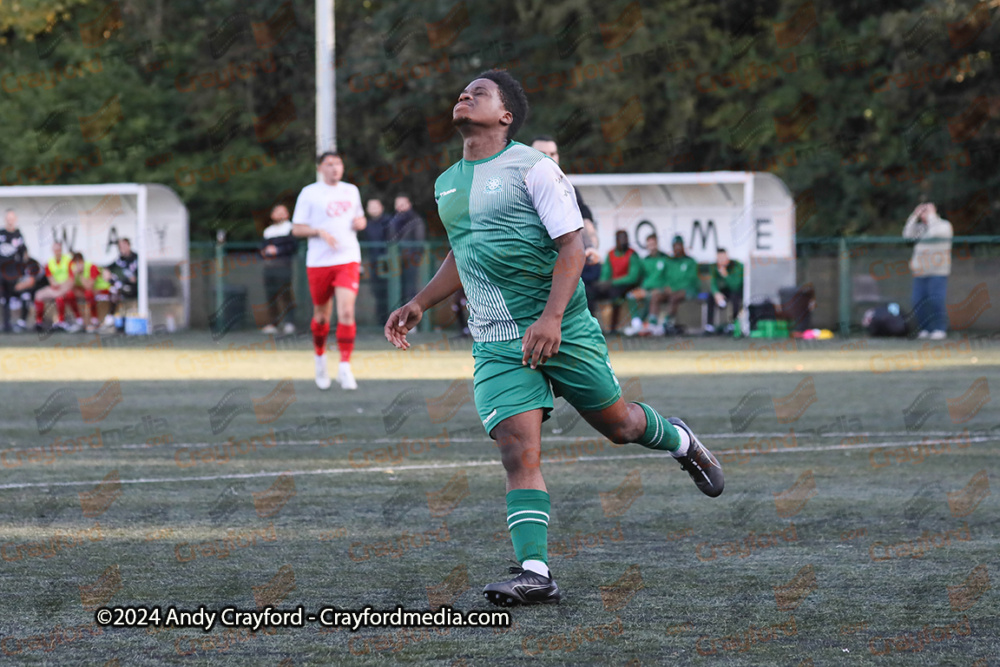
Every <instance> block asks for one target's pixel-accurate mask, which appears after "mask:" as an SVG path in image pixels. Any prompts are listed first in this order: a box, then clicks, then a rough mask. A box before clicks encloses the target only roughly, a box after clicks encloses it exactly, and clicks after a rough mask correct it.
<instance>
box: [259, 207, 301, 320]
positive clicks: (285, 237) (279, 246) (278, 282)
mask: <svg viewBox="0 0 1000 667" xmlns="http://www.w3.org/2000/svg"><path fill="white" fill-rule="evenodd" d="M290 218H291V216H290V215H289V214H288V209H287V208H286V207H285V206H284V205H283V204H278V205H277V206H275V207H274V208H273V209H271V224H270V225H268V226H267V227H266V228H265V229H264V240H263V241H262V242H261V248H260V254H261V256H262V257H263V258H264V291H265V292H266V294H267V313H268V317H269V318H270V321H269V322H268V323H267V325H265V326H264V328H262V329H261V333H264V334H275V333H278V327H282V331H283V332H284V333H286V334H291V333H295V292H294V290H293V289H292V262H293V261H294V260H295V255H296V253H298V250H299V241H298V239H297V238H295V237H294V236H292V221H291V220H290Z"/></svg>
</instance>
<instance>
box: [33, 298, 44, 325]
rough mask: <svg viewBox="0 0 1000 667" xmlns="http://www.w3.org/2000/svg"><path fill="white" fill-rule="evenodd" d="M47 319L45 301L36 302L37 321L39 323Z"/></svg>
mask: <svg viewBox="0 0 1000 667" xmlns="http://www.w3.org/2000/svg"><path fill="white" fill-rule="evenodd" d="M44 319H45V303H44V302H42V301H36V302H35V322H37V323H38V324H41V323H42V320H44Z"/></svg>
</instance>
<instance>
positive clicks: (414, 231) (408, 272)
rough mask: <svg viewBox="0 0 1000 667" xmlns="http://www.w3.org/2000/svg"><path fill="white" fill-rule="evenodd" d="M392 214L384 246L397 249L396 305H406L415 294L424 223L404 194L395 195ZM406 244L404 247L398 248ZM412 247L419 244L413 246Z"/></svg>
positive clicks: (422, 249)
mask: <svg viewBox="0 0 1000 667" xmlns="http://www.w3.org/2000/svg"><path fill="white" fill-rule="evenodd" d="M395 209H396V215H394V216H392V220H391V221H390V222H389V237H388V239H387V240H388V243H389V245H390V246H393V245H396V246H397V247H399V277H400V285H399V288H400V294H399V296H400V299H401V301H400V303H407V302H408V301H409V300H410V299H412V298H413V297H414V296H416V294H417V289H418V281H419V279H420V262H421V261H423V258H424V247H423V243H424V241H425V240H426V238H427V223H425V222H424V219H423V218H421V217H420V215H419V214H418V213H417V212H416V211H414V210H413V204H412V203H411V202H410V198H409V197H408V196H407V195H404V194H399V195H396V202H395ZM400 243H406V244H407V245H405V246H399V245H398V244H400ZM415 244H419V246H416V245H415Z"/></svg>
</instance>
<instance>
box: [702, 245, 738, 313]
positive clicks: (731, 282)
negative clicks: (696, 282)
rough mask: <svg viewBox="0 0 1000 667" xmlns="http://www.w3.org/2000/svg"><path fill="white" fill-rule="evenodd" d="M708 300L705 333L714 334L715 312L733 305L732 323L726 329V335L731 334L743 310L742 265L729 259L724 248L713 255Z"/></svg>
mask: <svg viewBox="0 0 1000 667" xmlns="http://www.w3.org/2000/svg"><path fill="white" fill-rule="evenodd" d="M709 291H710V292H711V293H712V294H711V297H710V298H709V299H708V323H707V324H705V333H715V310H716V308H721V309H722V310H725V309H726V304H727V303H731V304H733V317H732V322H730V323H729V325H728V326H727V327H726V329H725V332H726V333H732V332H733V327H734V325H733V322H736V318H737V317H738V316H739V314H740V310H741V309H742V308H743V264H741V263H740V262H737V261H736V260H735V259H729V253H728V252H726V249H725V248H719V249H718V251H716V253H715V264H713V265H712V274H711V279H710V280H709Z"/></svg>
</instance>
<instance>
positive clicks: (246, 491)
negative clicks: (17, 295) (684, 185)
mask: <svg viewBox="0 0 1000 667" xmlns="http://www.w3.org/2000/svg"><path fill="white" fill-rule="evenodd" d="M427 338H428V337H427V336H425V340H426V339H427ZM11 340H12V339H9V338H8V339H7V341H5V342H9V341H11ZM13 340H14V341H15V342H16V343H17V344H18V345H20V347H5V348H2V349H0V362H2V363H0V366H2V368H3V373H2V381H0V405H2V406H3V420H2V421H3V426H2V431H3V443H2V452H0V556H2V560H0V568H2V569H0V572H2V582H3V588H2V590H3V597H2V601H0V662H2V663H7V664H28V665H31V664H39V665H42V664H52V665H71V664H74V665H75V664H81V665H105V664H110V665H132V664H176V665H188V664H197V665H201V664H234V665H235V664H240V665H286V666H287V665H325V664H359V665H389V664H398V663H405V664H428V663H429V664H439V665H455V666H459V665H494V664H504V665H507V664H524V665H581V664H601V665H609V666H610V665H668V664H692V665H835V664H845V665H846V664H864V665H973V664H975V665H992V664H997V661H998V659H1000V620H998V619H1000V596H998V594H997V591H996V585H995V582H996V580H997V577H998V574H1000V549H998V546H1000V520H998V519H997V517H998V514H1000V513H998V510H1000V507H998V499H997V495H998V494H997V493H995V487H996V485H997V483H998V478H997V470H998V465H997V464H998V461H1000V456H998V453H1000V449H998V447H997V444H998V442H1000V411H998V410H997V401H995V400H992V398H991V394H993V393H996V392H997V391H998V390H1000V387H998V385H997V383H998V382H1000V375H998V373H997V370H998V367H1000V349H998V348H997V347H996V346H995V345H994V344H992V343H989V342H988V341H985V342H984V341H976V340H973V341H965V343H964V344H956V342H955V341H957V340H959V339H956V338H952V339H951V340H950V341H949V342H950V343H951V344H952V347H951V348H945V347H943V346H941V345H940V344H934V345H937V347H933V346H925V345H924V344H923V342H922V341H921V342H920V343H918V342H917V341H912V342H907V341H900V342H893V343H884V342H883V343H879V342H863V343H856V344H854V345H853V346H852V343H854V342H853V341H852V343H846V342H845V341H823V342H813V343H808V344H800V345H798V346H788V345H786V346H784V347H782V346H778V345H771V347H768V346H767V344H768V343H769V341H763V342H761V341H757V342H754V343H753V344H751V343H748V342H746V341H719V340H701V339H681V340H680V341H678V340H676V339H675V340H666V341H656V342H648V343H645V342H644V343H641V344H640V343H634V342H629V343H627V344H621V345H617V347H616V345H614V344H613V345H612V350H613V352H612V361H613V362H614V364H615V366H616V368H621V369H625V370H619V378H620V379H621V381H622V384H623V387H624V389H625V391H626V394H627V395H628V396H629V397H630V398H638V397H639V396H641V397H642V399H643V400H644V401H646V402H648V403H650V404H651V405H653V406H654V407H656V408H657V409H659V410H660V411H661V412H663V413H664V414H667V415H677V416H681V417H683V418H684V419H685V420H686V421H687V422H688V423H689V424H690V425H691V427H692V428H693V429H694V430H695V432H696V433H698V434H700V435H701V436H702V438H703V441H704V442H705V444H706V445H707V446H708V447H710V448H711V449H712V450H713V451H715V452H716V454H717V455H718V456H719V458H720V459H721V460H722V462H723V466H724V469H725V472H726V490H725V493H724V494H723V496H722V497H720V498H718V499H710V498H707V497H705V496H702V495H701V494H700V493H699V492H698V491H697V489H696V488H695V486H694V485H693V484H692V483H691V481H690V480H689V479H688V477H687V475H686V474H684V473H683V472H682V471H681V470H680V468H679V466H677V465H676V464H675V463H674V462H673V460H672V459H671V458H670V457H669V456H666V455H662V454H657V453H654V452H650V451H649V450H645V449H643V448H642V447H640V446H638V445H628V446H623V447H620V446H614V445H612V444H611V443H610V442H608V441H606V440H604V439H602V438H600V437H599V436H597V435H596V433H595V432H593V431H592V430H591V429H590V428H589V427H588V426H587V425H586V424H585V423H584V422H583V421H581V420H578V419H575V418H574V416H573V414H572V413H571V412H570V411H568V410H567V409H566V406H565V405H563V404H562V401H561V399H557V410H556V411H555V413H554V414H553V418H552V419H550V420H549V421H548V422H546V423H545V424H544V431H543V444H542V450H543V454H542V465H543V470H544V473H545V476H546V481H547V484H548V488H549V492H550V494H551V496H552V508H553V516H552V523H551V525H550V529H549V541H550V547H549V548H550V551H549V553H550V565H551V567H552V569H553V572H554V574H555V576H556V578H557V580H558V582H559V585H560V587H561V588H562V589H563V590H564V592H565V596H566V597H565V599H564V601H563V603H562V604H560V605H558V606H552V607H533V608H516V609H513V610H512V617H513V620H514V626H513V627H512V628H510V629H506V630H499V629H497V630H494V629H471V628H452V629H449V630H443V629H442V630H403V629H393V628H376V629H366V630H361V631H358V632H356V633H352V632H349V631H346V630H342V629H326V628H322V627H320V626H319V625H317V624H310V625H308V626H307V627H304V628H286V629H276V630H273V631H270V630H269V631H268V632H266V633H263V632H262V633H258V634H255V635H254V634H250V633H248V632H245V631H230V630H224V629H222V628H219V627H216V628H215V629H214V630H213V631H212V632H210V633H204V632H201V631H199V630H195V629H162V630H159V631H155V632H154V631H150V630H145V629H112V628H104V629H100V628H97V626H95V625H94V609H95V608H96V607H97V606H99V605H105V606H113V605H160V606H162V607H163V608H166V607H167V606H169V605H176V606H177V607H179V608H184V609H193V608H196V607H198V606H199V605H205V606H206V607H209V608H212V609H219V608H222V607H224V606H235V607H239V608H240V609H255V608H256V607H257V606H258V605H261V606H262V605H265V604H268V603H270V604H274V605H275V606H277V607H279V608H292V607H295V606H296V605H303V606H304V607H305V608H306V610H314V609H319V608H320V607H323V606H335V607H337V608H338V609H355V608H361V607H364V606H366V605H370V606H372V607H373V608H376V609H391V608H394V607H395V606H396V605H402V606H403V607H406V608H411V609H428V608H430V607H431V605H435V604H450V605H452V606H453V607H455V608H456V609H459V610H470V609H484V610H486V609H494V608H493V607H490V606H489V605H488V604H487V603H486V602H485V600H483V598H482V595H481V592H480V591H481V589H482V587H483V585H485V584H487V583H489V582H491V581H494V580H496V579H497V578H498V577H506V576H508V575H507V570H506V567H507V565H508V564H509V559H511V558H512V557H513V551H512V549H511V546H510V542H509V537H508V535H507V531H506V527H505V506H504V478H503V471H502V468H501V466H500V465H499V457H498V455H497V452H496V451H495V447H494V446H493V444H492V442H491V441H489V440H488V439H487V438H486V437H485V436H484V433H483V429H482V427H481V426H480V425H479V422H478V418H477V415H476V412H475V409H474V406H473V404H472V402H471V397H470V390H471V373H468V372H467V371H466V370H463V369H467V368H468V367H469V366H470V365H471V357H470V355H469V352H468V344H464V345H451V346H450V348H449V350H447V351H444V352H440V354H439V355H438V353H432V354H424V355H422V356H420V355H415V356H414V359H415V360H412V359H408V358H407V357H406V356H405V354H400V355H398V356H392V357H389V361H388V362H385V363H382V362H379V363H381V364H382V365H381V366H379V364H376V363H375V362H372V361H371V360H372V359H376V360H382V359H384V358H385V357H384V355H383V356H379V355H382V353H383V352H384V351H385V350H386V348H385V346H384V341H379V340H378V339H376V338H374V337H372V338H370V339H365V340H363V341H361V344H360V345H359V348H360V351H359V352H358V360H357V361H356V364H355V367H356V369H357V370H356V373H357V375H358V382H359V385H360V388H359V390H358V391H357V392H355V393H346V392H342V391H341V390H339V388H338V387H337V386H336V384H335V385H334V387H333V389H331V390H330V391H329V392H325V393H324V392H320V391H318V390H317V389H316V388H315V386H314V384H313V382H312V381H311V379H310V373H311V368H312V360H311V351H310V348H309V344H308V340H306V339H301V340H298V341H295V342H294V343H289V344H287V345H285V346H284V347H281V348H280V349H279V347H276V348H275V350H276V351H273V352H270V353H267V352H264V353H261V354H260V355H258V356H256V357H252V358H250V359H249V362H247V363H248V364H249V365H248V366H247V367H246V369H245V370H240V371H239V372H236V373H228V371H226V372H223V371H221V370H220V372H219V374H218V375H219V377H217V378H215V379H212V378H211V377H182V376H177V373H176V371H177V369H178V368H180V367H181V366H179V365H178V364H177V363H175V357H176V356H177V355H181V354H186V353H191V352H192V351H196V352H197V351H210V350H212V349H217V348H225V346H227V345H231V344H233V343H235V344H236V345H237V346H240V345H243V346H247V345H250V344H251V343H255V344H256V343H258V342H259V341H260V340H261V337H259V336H258V337H252V336H251V335H249V334H231V335H230V336H228V337H226V338H225V339H224V340H223V341H221V342H219V343H212V342H211V341H210V340H209V339H208V337H207V336H206V335H204V334H201V335H196V334H183V335H179V336H177V337H175V338H173V339H171V340H170V341H169V343H170V344H169V345H164V344H163V341H161V340H159V339H157V340H154V341H148V342H143V341H135V340H130V341H127V344H123V345H118V346H117V347H115V346H113V345H111V344H110V343H109V342H105V343H103V344H102V346H101V350H103V352H100V351H98V352H93V351H92V352H93V353H92V354H85V355H77V356H74V355H72V354H68V353H66V352H65V346H66V345H67V342H73V341H83V340H89V339H85V338H83V337H80V338H71V337H69V336H63V337H61V338H58V337H57V338H53V339H50V340H48V341H45V342H44V343H39V342H38V341H37V340H34V339H33V337H32V338H31V340H30V341H28V339H27V338H17V339H13ZM26 341H27V342H26ZM150 343H151V344H152V345H153V347H149V348H147V347H145V346H146V345H147V344H150ZM57 345H59V346H62V348H59V347H56V346H57ZM95 349H96V348H95ZM268 354H271V356H267V355H268ZM18 355H20V356H21V357H22V358H23V357H24V356H25V355H36V356H35V357H33V358H34V359H36V360H37V361H39V363H41V362H44V361H45V360H46V359H50V358H51V359H57V360H58V361H57V363H55V364H54V366H53V367H52V368H50V369H49V370H48V371H47V372H46V377H48V378H49V379H47V380H43V379H38V378H37V377H35V376H30V377H31V378H33V379H25V378H26V377H27V375H26V374H28V375H30V372H29V370H28V369H27V368H26V367H25V366H24V365H18V364H17V363H15V360H16V359H17V358H18ZM46 355H49V356H46ZM102 355H103V356H102ZM366 355H367V356H366ZM330 356H331V367H332V369H333V370H334V372H335V359H334V358H333V357H334V355H333V354H331V355H330ZM366 359H368V362H369V363H367V366H366V361H365V360H366ZM186 363H189V362H186ZM150 364H152V366H150ZM157 364H158V365H160V366H162V367H163V368H162V369H160V368H157V367H155V366H156V365H157ZM386 364H387V365H386ZM376 366H379V367H376ZM442 368H446V369H456V370H455V372H452V371H451V370H448V371H447V372H445V371H443V370H442ZM63 371H65V372H66V375H68V376H72V377H74V378H93V379H91V380H85V379H74V380H72V381H59V380H58V379H57V378H59V377H60V375H61V374H62V373H63ZM255 374H256V375H255ZM421 377H432V378H435V379H420V378H421ZM115 378H120V379H119V380H117V381H116V380H115ZM143 378H145V379H143ZM284 378H288V379H287V381H286V380H285V379H284ZM272 434H273V436H272ZM272 437H273V439H272Z"/></svg>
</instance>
